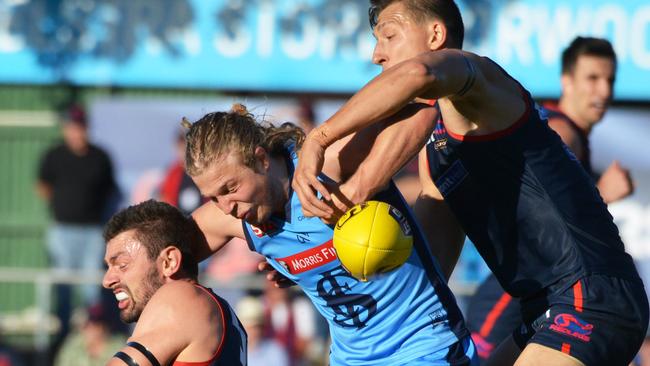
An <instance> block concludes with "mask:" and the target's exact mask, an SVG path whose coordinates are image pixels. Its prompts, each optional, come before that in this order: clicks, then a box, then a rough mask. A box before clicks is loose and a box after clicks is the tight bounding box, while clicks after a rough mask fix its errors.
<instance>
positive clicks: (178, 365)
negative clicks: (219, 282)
mask: <svg viewBox="0 0 650 366" xmlns="http://www.w3.org/2000/svg"><path fill="white" fill-rule="evenodd" d="M194 286H196V287H197V288H200V289H201V290H203V291H204V292H205V293H207V294H208V295H209V296H210V297H211V298H212V300H214V302H216V303H217V308H218V309H219V314H220V315H221V324H223V326H222V327H221V341H220V342H219V346H218V347H217V351H216V352H215V353H214V355H213V356H212V358H210V359H209V360H207V361H200V362H188V361H174V363H173V364H172V366H210V364H211V363H212V362H213V361H214V360H216V359H217V358H218V357H219V355H220V354H221V350H222V349H223V345H224V344H225V343H226V316H225V314H224V310H223V307H222V306H221V302H220V301H219V300H218V299H217V298H216V297H215V296H214V294H212V292H211V291H210V290H208V289H207V288H205V287H203V286H201V285H198V284H195V285H194Z"/></svg>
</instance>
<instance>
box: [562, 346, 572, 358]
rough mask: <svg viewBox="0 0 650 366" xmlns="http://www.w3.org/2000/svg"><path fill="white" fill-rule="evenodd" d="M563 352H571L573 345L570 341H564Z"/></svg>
mask: <svg viewBox="0 0 650 366" xmlns="http://www.w3.org/2000/svg"><path fill="white" fill-rule="evenodd" d="M562 353H565V354H567V355H569V354H571V345H570V344H569V343H562Z"/></svg>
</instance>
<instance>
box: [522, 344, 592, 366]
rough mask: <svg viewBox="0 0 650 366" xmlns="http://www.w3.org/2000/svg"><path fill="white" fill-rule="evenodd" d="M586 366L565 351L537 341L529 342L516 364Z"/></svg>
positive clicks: (525, 365)
mask: <svg viewBox="0 0 650 366" xmlns="http://www.w3.org/2000/svg"><path fill="white" fill-rule="evenodd" d="M546 365H554V366H584V363H582V362H580V361H579V360H578V359H576V358H573V357H571V356H569V355H567V354H565V353H562V352H560V351H557V350H554V349H552V348H549V347H546V346H542V345H541V344H537V343H529V344H528V345H527V346H526V348H524V350H523V352H521V355H520V356H519V358H517V361H515V366H546Z"/></svg>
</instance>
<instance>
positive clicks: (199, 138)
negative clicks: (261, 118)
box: [186, 104, 477, 365]
mask: <svg viewBox="0 0 650 366" xmlns="http://www.w3.org/2000/svg"><path fill="white" fill-rule="evenodd" d="M435 116H436V111H435V109H433V108H430V107H428V106H426V105H416V104H413V105H410V106H408V107H407V108H406V109H405V110H403V111H402V112H400V114H398V116H397V117H396V118H395V120H394V121H387V122H386V123H385V125H384V126H383V129H381V130H374V131H370V130H369V131H367V134H366V135H365V136H364V133H361V134H359V135H357V136H355V137H352V138H351V139H348V140H346V141H342V142H341V143H340V144H339V145H336V146H333V147H332V148H331V149H329V150H328V151H327V153H326V157H325V164H324V166H323V169H322V171H323V175H322V179H323V180H324V181H327V182H330V183H333V182H336V181H343V180H345V179H346V178H349V177H350V176H352V175H353V174H354V173H353V172H355V171H363V169H362V167H361V165H363V164H365V163H368V160H370V159H366V160H365V161H364V157H366V156H368V155H369V153H370V152H371V150H373V149H378V148H381V147H380V146H376V145H375V146H373V144H372V140H371V142H370V143H368V137H369V136H372V135H373V134H374V135H376V134H377V133H388V134H391V133H394V134H395V135H399V136H401V138H408V135H409V134H410V133H417V132H416V131H414V130H417V129H418V128H428V126H427V125H428V124H429V122H430V120H431V119H432V118H434V117H435ZM400 123H409V126H410V130H405V129H404V128H403V126H401V125H400ZM400 127H401V128H400ZM378 131H379V132H378ZM303 138H304V134H303V132H302V131H301V130H300V129H299V128H297V127H295V126H293V125H291V124H284V125H282V126H280V127H274V126H264V125H262V124H258V123H257V121H256V120H255V118H254V117H253V116H252V115H251V114H250V113H248V112H247V111H246V109H245V107H243V106H241V105H236V106H235V107H233V110H232V111H230V112H216V113H210V114H207V115H206V116H204V117H203V118H201V119H200V120H199V121H197V122H196V123H194V124H192V125H191V127H190V130H189V132H188V134H187V153H186V163H187V164H186V166H187V171H188V173H189V175H190V176H191V177H192V179H194V181H195V183H196V184H197V186H198V187H199V188H200V190H201V192H202V194H203V195H205V196H206V197H209V198H210V199H211V201H212V202H208V203H206V204H205V205H203V206H202V207H201V208H199V209H198V210H197V211H196V212H195V213H194V217H195V219H196V221H197V223H198V224H199V226H200V227H201V229H202V230H203V231H204V233H205V234H206V237H207V239H208V242H209V247H208V248H203V250H202V257H207V256H208V255H210V254H211V253H214V252H216V251H218V250H219V249H220V248H221V247H223V245H225V243H227V242H228V241H229V240H230V239H231V238H233V237H240V238H245V239H246V240H247V242H248V245H249V246H250V248H251V250H254V251H256V252H259V253H261V254H262V255H264V256H265V257H266V258H267V261H268V263H269V264H270V265H271V266H273V267H274V269H275V270H276V271H277V272H279V273H280V274H282V275H284V276H285V277H287V278H288V279H290V280H292V281H293V282H295V283H296V284H298V285H299V286H300V287H301V288H302V290H303V291H304V292H305V294H306V295H307V296H308V297H309V298H310V299H311V301H312V302H313V303H314V305H315V306H316V308H317V309H318V311H319V312H320V313H321V315H323V316H324V317H325V318H326V319H327V321H328V323H329V328H330V333H331V338H332V346H331V351H330V364H331V365H407V364H408V365H472V364H475V363H476V362H477V361H476V360H477V358H476V356H475V352H474V351H475V349H474V345H473V344H472V342H471V339H470V337H469V333H468V331H467V330H466V328H465V324H464V321H463V318H462V315H461V312H460V310H459V309H458V306H457V305H456V301H455V299H454V297H453V295H452V294H451V291H450V290H449V288H448V287H447V285H446V281H445V278H444V277H443V276H442V275H441V273H440V271H439V270H438V268H439V267H438V264H437V263H436V261H435V259H434V258H433V257H432V256H431V254H430V252H429V248H428V246H427V243H426V241H425V239H423V237H422V234H421V232H420V230H419V228H418V225H417V223H416V222H415V221H414V219H413V216H412V214H411V211H410V209H409V208H408V206H407V205H406V204H405V202H404V200H403V199H402V197H401V195H400V194H399V192H398V191H397V189H396V188H395V186H394V185H393V184H392V183H390V184H389V185H388V188H386V189H385V190H383V191H381V192H379V193H378V194H376V195H375V196H374V199H377V200H380V201H384V202H388V203H390V204H391V205H393V206H395V207H397V208H398V209H399V210H400V211H401V212H402V213H404V214H405V215H406V216H407V218H408V220H409V223H410V224H411V226H412V227H413V228H415V230H414V249H413V252H412V253H411V256H410V258H409V259H408V260H407V262H406V263H405V264H404V265H402V266H401V267H399V268H397V269H395V270H393V271H391V272H388V273H384V274H382V275H379V276H376V277H375V278H372V279H371V280H370V281H368V282H361V281H358V280H356V279H355V278H353V277H352V276H350V275H349V274H348V273H347V272H346V271H345V270H344V269H343V267H342V266H341V263H340V261H339V260H338V258H337V256H336V252H335V251H334V249H333V247H332V233H333V231H332V227H331V226H329V225H327V224H325V223H324V222H322V221H321V220H320V219H318V218H309V217H304V216H303V214H302V210H301V206H300V202H299V200H298V197H297V195H296V194H295V193H294V192H293V191H292V190H291V188H290V182H291V178H292V175H293V171H294V168H295V166H296V164H297V154H296V150H297V148H299V146H300V144H301V142H302V140H303ZM414 149H417V146H414ZM375 152H376V151H375ZM375 152H373V154H371V155H372V156H376V155H375V154H374V153H375ZM371 163H372V162H370V163H368V164H371ZM393 163H394V162H385V164H386V166H391V164H393Z"/></svg>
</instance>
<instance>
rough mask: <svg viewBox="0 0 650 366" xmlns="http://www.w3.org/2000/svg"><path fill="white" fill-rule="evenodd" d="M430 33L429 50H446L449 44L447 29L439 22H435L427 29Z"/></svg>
mask: <svg viewBox="0 0 650 366" xmlns="http://www.w3.org/2000/svg"><path fill="white" fill-rule="evenodd" d="M427 30H428V32H429V49H430V50H431V51H436V50H440V49H443V48H445V44H446V43H447V27H445V25H444V24H443V23H442V22H441V21H439V20H433V21H431V22H430V23H429V26H428V27H427Z"/></svg>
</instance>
